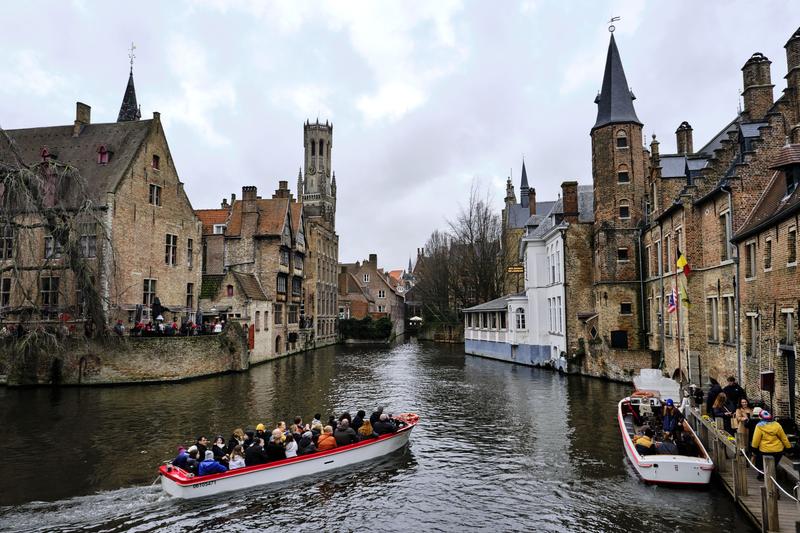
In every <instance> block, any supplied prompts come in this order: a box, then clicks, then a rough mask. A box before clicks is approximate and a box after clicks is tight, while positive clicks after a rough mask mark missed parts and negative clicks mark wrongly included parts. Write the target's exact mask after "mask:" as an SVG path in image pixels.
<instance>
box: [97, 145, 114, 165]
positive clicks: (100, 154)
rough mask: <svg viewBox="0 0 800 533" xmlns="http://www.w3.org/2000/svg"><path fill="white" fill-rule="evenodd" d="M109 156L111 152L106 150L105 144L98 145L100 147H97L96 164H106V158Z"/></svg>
mask: <svg viewBox="0 0 800 533" xmlns="http://www.w3.org/2000/svg"><path fill="white" fill-rule="evenodd" d="M110 156H111V153H110V152H109V151H108V149H107V148H106V147H105V146H103V145H100V148H98V149H97V164H99V165H106V164H108V159H109V157H110Z"/></svg>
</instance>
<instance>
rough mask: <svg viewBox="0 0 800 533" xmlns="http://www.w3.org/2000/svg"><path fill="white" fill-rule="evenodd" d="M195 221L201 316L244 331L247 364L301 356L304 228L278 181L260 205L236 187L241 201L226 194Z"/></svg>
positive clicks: (252, 191)
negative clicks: (199, 227)
mask: <svg viewBox="0 0 800 533" xmlns="http://www.w3.org/2000/svg"><path fill="white" fill-rule="evenodd" d="M197 214H198V216H199V217H200V218H201V220H202V221H203V239H204V243H203V257H204V271H205V273H204V275H203V289H202V299H203V306H202V311H203V316H204V317H205V318H207V319H213V318H215V317H217V318H221V319H228V320H237V321H239V322H242V323H243V324H246V325H247V326H248V328H249V329H251V330H252V331H250V332H249V334H250V337H251V339H252V341H251V344H252V345H253V346H252V347H251V351H252V352H253V353H252V355H253V357H254V361H258V360H263V359H266V358H269V357H275V356H279V355H284V354H287V353H291V352H295V351H300V350H303V349H306V348H307V347H308V343H309V342H310V335H309V332H308V329H307V328H306V327H305V326H306V322H305V320H304V318H303V317H302V315H301V307H302V305H303V298H302V296H303V278H304V271H305V254H306V242H305V227H304V220H303V209H302V205H301V204H299V203H298V202H296V201H295V200H294V198H292V195H291V193H290V192H289V187H288V183H287V182H286V181H281V182H279V185H278V189H277V190H276V191H275V193H274V194H273V196H272V198H268V199H264V198H261V197H260V196H258V190H257V188H256V187H255V186H245V187H242V197H241V199H239V200H237V199H236V196H235V195H234V196H232V197H231V203H230V204H228V203H227V201H223V204H222V207H221V208H220V209H206V210H199V211H198V212H197ZM223 221H224V222H223ZM230 274H233V277H231V276H230ZM226 280H227V281H226ZM265 302H267V303H268V304H267V303H265Z"/></svg>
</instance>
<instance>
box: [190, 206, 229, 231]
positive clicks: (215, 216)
mask: <svg viewBox="0 0 800 533" xmlns="http://www.w3.org/2000/svg"><path fill="white" fill-rule="evenodd" d="M229 213H230V211H229V210H228V209H195V211H194V214H195V215H197V218H199V219H200V222H202V223H203V235H213V234H214V224H225V223H226V222H227V221H228V214H229Z"/></svg>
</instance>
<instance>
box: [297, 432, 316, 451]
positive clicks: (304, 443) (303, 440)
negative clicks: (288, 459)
mask: <svg viewBox="0 0 800 533" xmlns="http://www.w3.org/2000/svg"><path fill="white" fill-rule="evenodd" d="M316 451H317V446H316V445H315V444H314V434H313V433H311V430H309V431H306V432H305V433H303V435H302V436H301V437H300V441H299V442H298V443H297V454H298V455H308V454H310V453H314V452H316Z"/></svg>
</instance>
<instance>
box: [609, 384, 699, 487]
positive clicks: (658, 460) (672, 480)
mask: <svg viewBox="0 0 800 533" xmlns="http://www.w3.org/2000/svg"><path fill="white" fill-rule="evenodd" d="M626 400H628V398H625V399H623V400H622V401H620V402H619V405H618V409H617V419H618V422H619V429H620V433H621V434H622V441H623V445H624V447H625V454H626V455H627V456H628V460H629V461H630V462H631V464H632V465H633V468H634V470H636V473H637V474H639V477H641V478H642V481H644V482H645V483H650V484H656V485H695V486H702V485H707V484H708V483H709V482H710V481H711V473H712V472H713V470H714V463H713V462H712V461H711V459H709V458H708V453H707V452H706V451H705V449H704V448H702V443H700V441H699V439H697V436H696V435H694V431H692V429H691V427H688V431H691V432H692V435H693V436H694V437H695V439H697V443H698V444H700V448H701V450H702V453H703V455H704V456H705V457H689V456H686V455H646V456H643V455H640V454H639V452H637V451H636V447H635V445H634V444H633V440H632V439H631V437H630V435H629V433H628V429H627V427H626V425H625V418H624V416H623V414H622V405H623V403H624V402H625V401H626Z"/></svg>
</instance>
